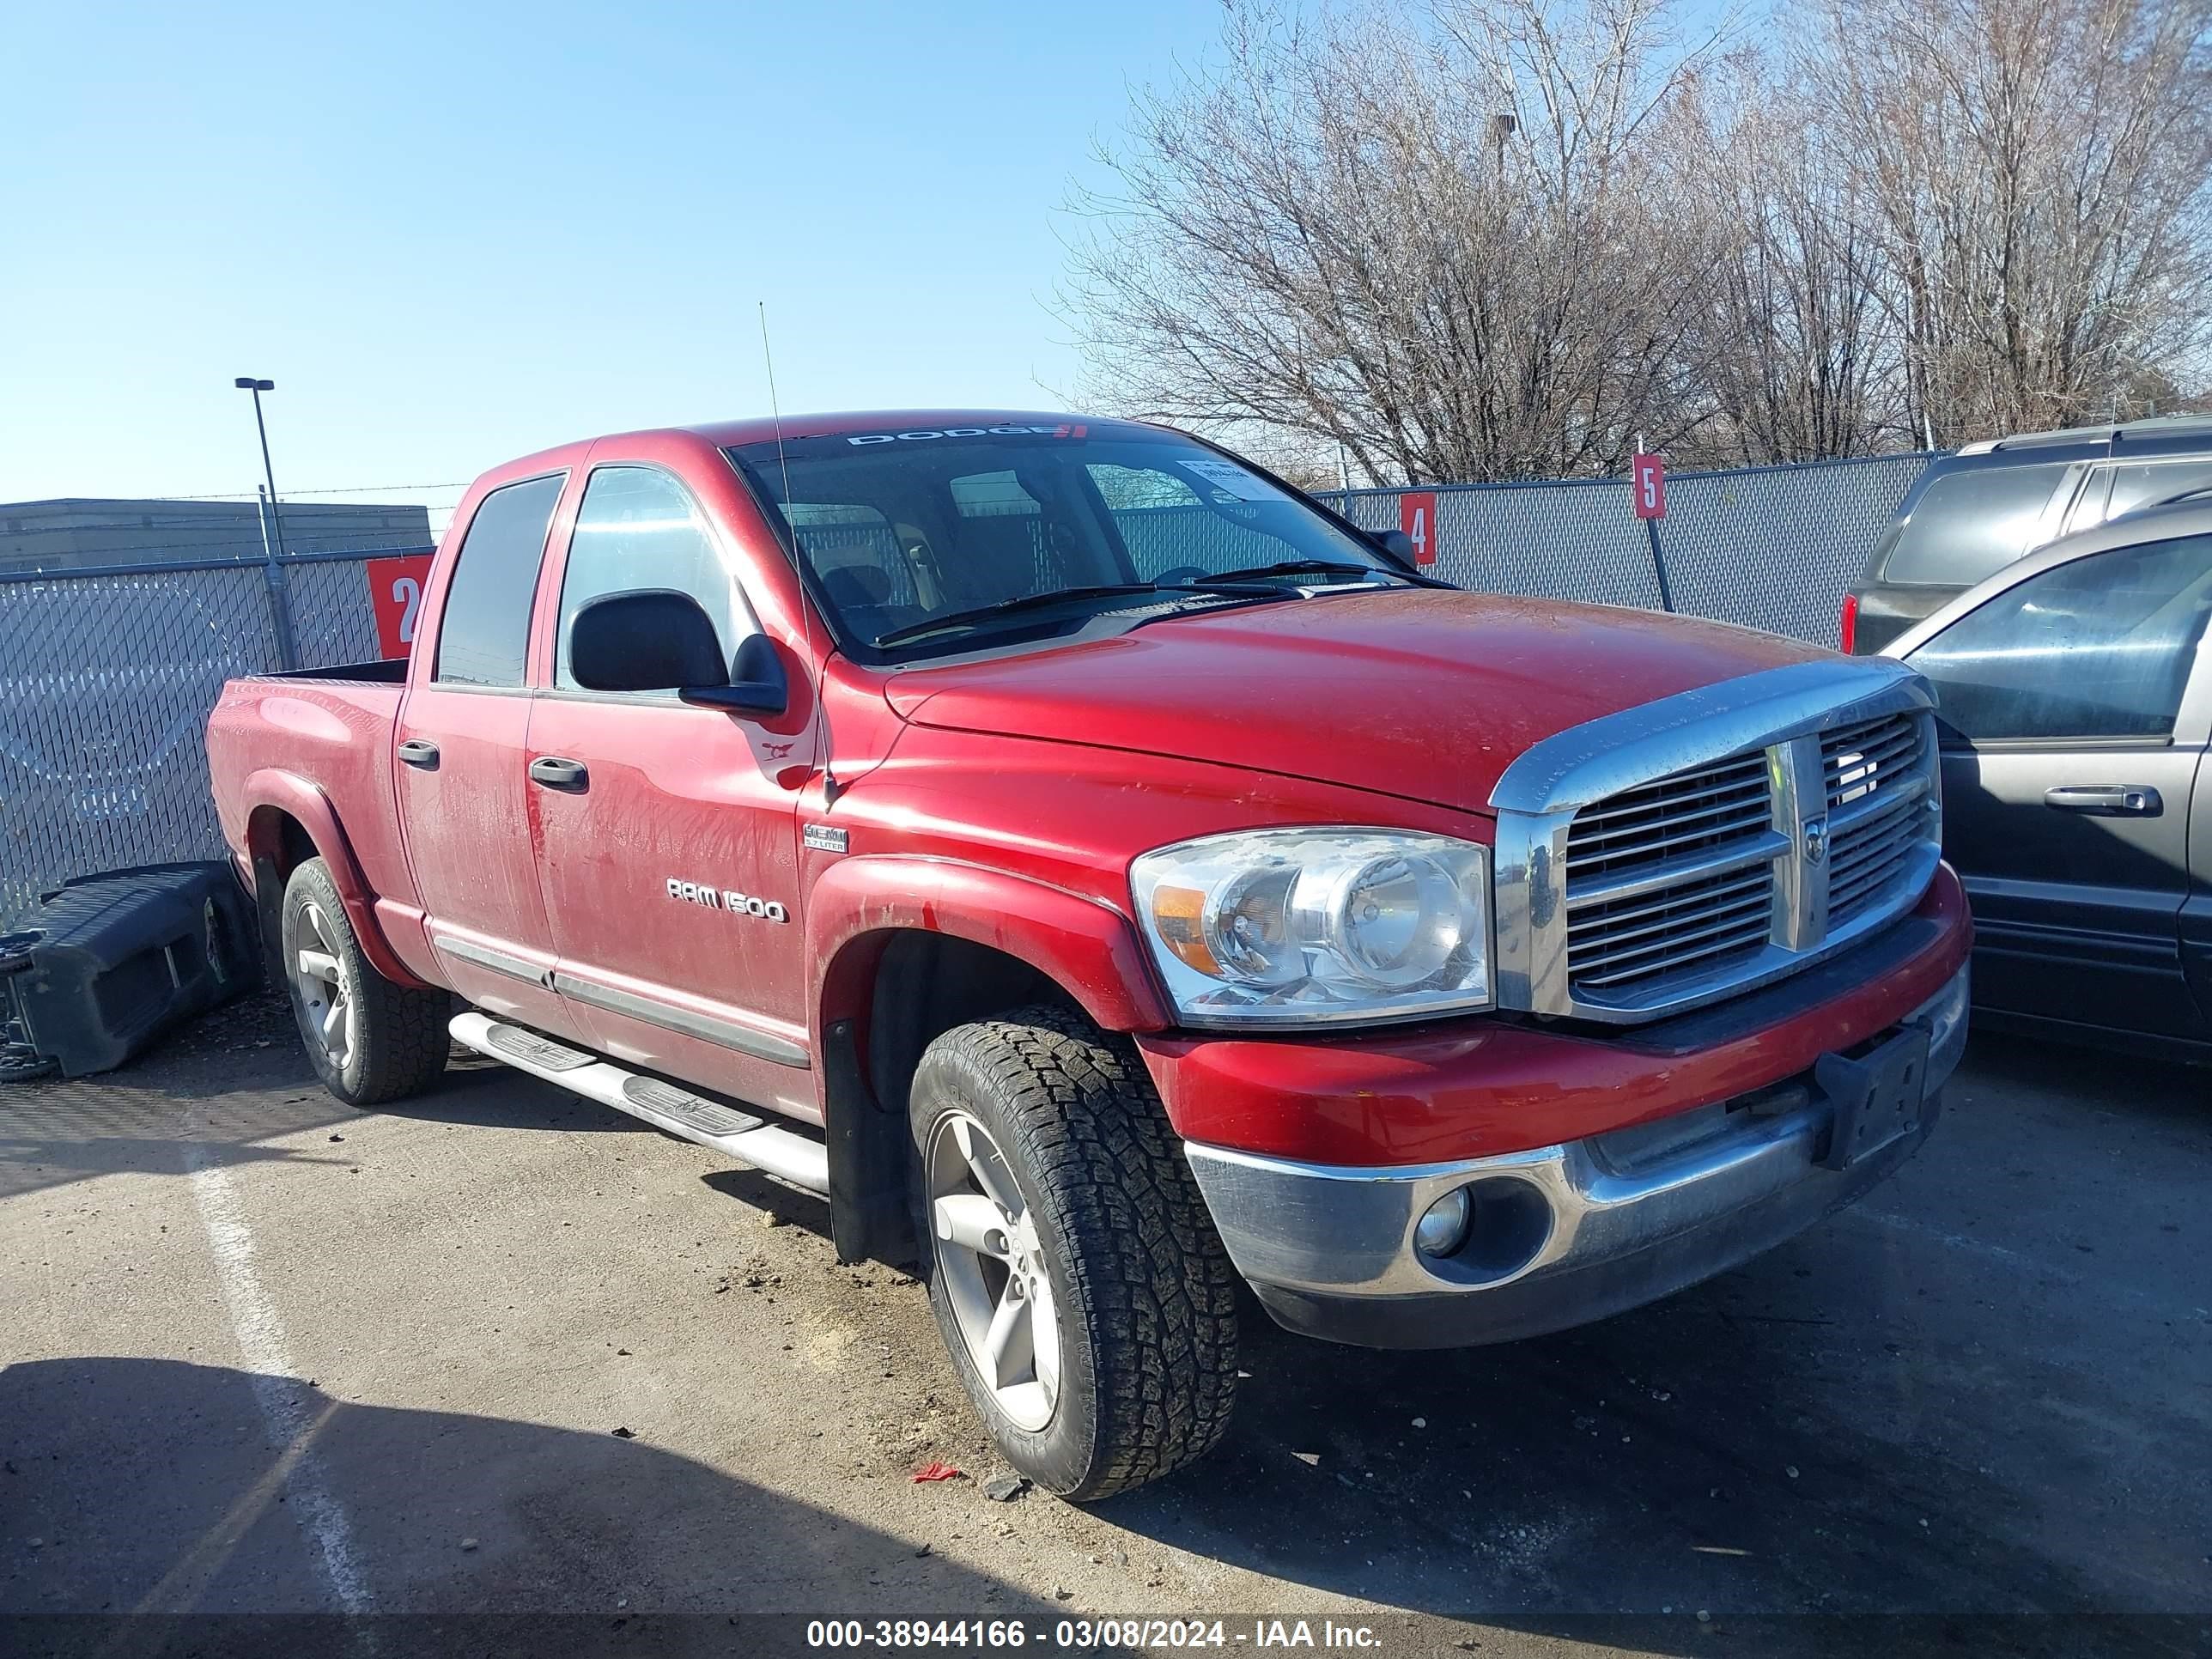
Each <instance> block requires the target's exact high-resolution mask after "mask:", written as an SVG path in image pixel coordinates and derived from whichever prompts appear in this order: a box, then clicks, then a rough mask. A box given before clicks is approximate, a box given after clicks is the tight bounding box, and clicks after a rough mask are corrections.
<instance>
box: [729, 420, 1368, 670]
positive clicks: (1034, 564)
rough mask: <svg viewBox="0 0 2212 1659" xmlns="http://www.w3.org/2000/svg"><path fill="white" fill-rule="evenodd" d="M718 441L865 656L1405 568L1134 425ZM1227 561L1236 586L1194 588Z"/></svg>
mask: <svg viewBox="0 0 2212 1659" xmlns="http://www.w3.org/2000/svg"><path fill="white" fill-rule="evenodd" d="M728 453H729V456H730V459H732V461H734V462H735V463H736V464H737V465H738V470H739V471H741V472H742V473H743V474H744V477H745V478H746V480H747V482H748V483H750V485H751V486H752V488H753V490H754V492H755V493H756V494H757V495H758V497H759V498H760V500H761V501H762V503H763V507H766V508H768V509H769V510H770V511H771V512H773V511H775V510H776V509H779V508H780V509H781V512H782V513H783V517H784V520H785V523H786V524H787V526H788V527H789V532H790V538H791V541H792V544H793V545H794V546H795V547H796V548H797V550H798V552H799V556H800V558H801V559H803V560H804V561H805V566H806V568H807V573H808V574H809V575H810V576H811V579H812V586H813V589H814V592H815V593H816V594H817V597H818V598H819V599H821V601H822V603H823V605H824V606H825V607H826V608H827V609H829V611H830V612H831V613H832V618H833V620H834V621H835V622H836V624H837V627H838V629H839V632H840V635H841V636H842V641H843V642H844V644H845V645H846V647H847V648H848V649H851V650H853V651H854V653H855V654H856V655H859V656H860V657H861V658H862V659H866V660H871V661H883V660H890V659H904V658H907V657H909V656H917V655H932V654H941V653H945V652H949V651H962V650H974V649H976V648H978V647H979V646H981V645H984V644H987V643H989V644H996V643H999V642H1001V641H1003V640H1004V639H1005V638H1006V637H1008V636H1012V635H1021V636H1025V637H1026V636H1035V635H1039V634H1044V635H1054V634H1060V633H1066V632H1067V631H1069V630H1071V629H1075V628H1079V627H1081V626H1083V625H1084V624H1085V623H1087V622H1089V621H1091V620H1092V619H1094V618H1095V617H1097V616H1098V615H1100V614H1101V613H1102V611H1109V610H1114V609H1116V608H1121V609H1127V608H1128V607H1130V606H1132V605H1145V606H1152V605H1224V604H1239V603H1243V604H1249V603H1253V602H1254V601H1255V599H1267V598H1271V597H1273V596H1274V595H1275V594H1276V593H1278V592H1279V594H1280V596H1281V597H1282V598H1285V599H1295V598H1297V596H1298V595H1299V593H1300V592H1301V590H1302V589H1303V590H1310V589H1312V588H1314V587H1316V586H1331V585H1336V584H1342V583H1352V582H1364V581H1371V580H1390V579H1391V578H1392V577H1393V576H1396V575H1397V574H1399V573H1398V570H1397V568H1396V567H1395V565H1393V564H1392V563H1391V562H1390V561H1389V559H1388V558H1386V557H1385V556H1383V554H1382V553H1381V552H1379V551H1378V550H1376V548H1374V547H1373V546H1371V545H1370V544H1368V543H1367V542H1365V541H1364V540H1363V539H1362V538H1359V537H1358V536H1354V535H1352V534H1350V533H1348V532H1346V531H1344V530H1342V529H1340V528H1339V527H1338V526H1336V525H1334V524H1332V523H1331V522H1329V520H1327V519H1325V518H1323V517H1322V515H1321V514H1320V513H1316V511H1314V509H1313V508H1312V507H1310V506H1308V505H1307V504H1306V503H1304V501H1299V500H1298V499H1297V497H1295V496H1293V495H1290V494H1288V493H1287V492H1285V490H1283V489H1280V488H1279V487H1278V486H1277V485H1275V484H1273V483H1269V482H1268V481H1267V479H1265V478H1263V477H1261V476H1260V475H1259V474H1257V473H1255V472H1253V471H1250V470H1249V469H1248V468H1246V467H1244V466H1243V465H1239V464H1238V463H1237V462H1236V461H1234V460H1232V459H1230V458H1228V457H1227V456H1225V455H1223V454H1221V453H1219V452H1218V451H1216V450H1212V449H1208V448H1206V447H1205V446H1204V445H1202V444H1198V443H1194V442H1193V441H1191V440H1190V439H1188V438H1185V437H1182V436H1180V435H1176V434H1174V433H1170V432H1161V431H1158V430H1155V429H1153V428H1147V427H1141V426H1135V425H1129V424H1124V423H1121V422H1097V421H1093V422H1066V423H1064V424H1061V425H1058V426H1042V425H1040V426H1028V425H1017V426H1003V427H990V428H977V427H956V428H950V429H946V430H943V431H938V430H926V431H905V432H884V433H849V434H848V433H840V434H836V435H832V436H829V437H797V438H790V439H787V440H786V441H784V443H783V445H782V449H781V454H780V455H779V453H778V449H777V446H776V445H775V443H774V442H773V441H771V442H768V443H757V444H747V445H744V446H742V447H738V448H734V449H732V450H730V451H729V452H728ZM787 471H788V474H789V489H788V491H787V489H786V487H785V475H786V472H787ZM1278 567H1283V568H1278ZM1226 574H1235V575H1236V576H1237V583H1236V584H1235V585H1234V586H1233V587H1231V586H1226V585H1218V584H1217V585H1216V586H1213V587H1212V588H1208V587H1206V586H1204V584H1206V582H1208V581H1209V580H1210V579H1212V578H1215V577H1219V576H1223V575H1226ZM1155 584H1157V585H1158V586H1159V587H1160V588H1162V589H1164V590H1167V591H1165V592H1163V593H1161V594H1158V595H1157V596H1156V595H1155V594H1153V593H1152V592H1150V591H1149V589H1150V588H1151V586H1152V585H1155ZM1062 595H1064V596H1065V599H1064V602H1063V601H1062V600H1061V599H1060V598H1059V597H1057V596H1062ZM976 613H981V614H976ZM939 620H942V621H943V622H944V623H945V625H944V626H943V627H942V628H933V627H932V626H931V624H933V623H936V622H939Z"/></svg>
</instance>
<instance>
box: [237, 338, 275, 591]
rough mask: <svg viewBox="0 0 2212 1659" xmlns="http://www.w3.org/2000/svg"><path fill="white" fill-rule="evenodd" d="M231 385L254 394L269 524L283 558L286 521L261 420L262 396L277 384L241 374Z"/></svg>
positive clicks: (255, 421) (266, 423) (266, 433)
mask: <svg viewBox="0 0 2212 1659" xmlns="http://www.w3.org/2000/svg"><path fill="white" fill-rule="evenodd" d="M231 384H232V385H233V386H236V387H237V388H238V389H239V390H240V392H252V394H253V429H254V430H255V431H256V432H257V433H258V434H260V435H261V476H262V477H264V478H265V479H267V480H268V481H269V522H270V526H272V527H273V528H274V529H275V531H276V552H277V556H279V557H280V558H281V557H282V556H283V552H284V520H283V514H281V513H278V512H277V510H276V469H275V468H273V467H271V466H270V465H269V424H268V422H265V421H264V420H263V419H262V418H261V394H262V393H263V392H274V391H275V390H276V381H274V380H255V379H254V378H253V377H252V375H251V374H241V375H240V376H239V377H238V378H237V379H236V380H233V381H232V382H231Z"/></svg>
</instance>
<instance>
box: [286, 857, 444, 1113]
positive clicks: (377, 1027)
mask: <svg viewBox="0 0 2212 1659" xmlns="http://www.w3.org/2000/svg"><path fill="white" fill-rule="evenodd" d="M310 905H312V906H313V908H314V913H315V915H317V916H318V917H319V918H320V922H321V926H320V931H321V932H322V933H323V934H324V936H325V939H326V941H327V943H328V945H330V949H331V954H332V955H334V956H335V957H337V959H338V962H339V964H340V967H341V970H342V972H343V975H344V981H345V986H346V989H347V992H348V994H349V1001H350V1006H349V1010H348V1013H347V1018H346V1020H345V1027H346V1030H347V1034H348V1037H349V1041H348V1042H347V1044H346V1051H345V1054H344V1056H343V1060H342V1061H341V1060H339V1059H338V1058H337V1056H336V1055H334V1054H332V1053H331V1049H330V1048H329V1046H328V1045H326V1044H325V1042H323V1040H322V1037H321V1035H320V1032H319V1030H318V1029H317V1022H316V1021H315V1019H314V1018H313V1016H311V1015H310V1014H309V1012H308V1011H307V1000H306V999H305V996H304V995H303V994H302V992H301V984H300V978H301V976H300V975H299V974H298V973H297V972H295V964H296V963H297V962H298V961H299V957H300V951H301V927H302V922H301V918H302V917H303V916H304V915H306V914H307V909H308V907H309V906H310ZM280 937H281V939H282V940H283V957H281V959H280V964H279V965H280V966H281V967H282V968H283V975H284V985H285V987H286V992H287V994H288V995H289V997H290V999H291V1002H292V1017H293V1018H295V1020H297V1021H298V1022H299V1026H300V1037H301V1042H304V1043H305V1044H306V1046H307V1058H308V1060H310V1061H311V1062H313V1066H314V1068H315V1073H316V1075H317V1076H319V1078H321V1079H322V1080H323V1086H324V1087H325V1088H326V1089H328V1090H329V1091H331V1093H332V1094H334V1095H336V1096H337V1097H338V1098H339V1099H340V1100H343V1101H344V1102H345V1103H346V1104H348V1105H349V1106H375V1105H379V1104H381V1103H384V1102H386V1101H391V1100H403V1099H404V1098H405V1097H408V1096H409V1095H415V1094H420V1093H421V1092H422V1091H423V1090H425V1089H427V1088H428V1087H429V1086H430V1085H432V1084H434V1083H435V1082H436V1081H437V1080H438V1078H439V1075H440V1074H441V1073H443V1072H444V1071H445V1069H446V1057H447V1053H448V1052H449V1051H450V1049H451V1048H452V1046H453V1043H452V1039H451V1037H450V1036H448V1035H447V1029H446V1028H447V1020H448V1019H449V1018H450V1017H451V1014H452V999H451V998H449V997H448V996H447V994H446V993H444V992H443V991H424V990H416V989H415V988H414V987H411V986H405V985H398V984H395V983H393V982H392V981H391V980H388V979H386V978H385V977H384V975H381V974H380V973H378V972H377V971H376V969H374V967H372V966H370V964H369V961H368V957H367V956H365V955H364V954H362V948H361V941H360V940H359V939H356V937H355V936H354V931H353V924H352V922H350V921H349V920H347V917H346V913H345V906H344V904H343V902H341V901H340V899H339V897H338V890H337V883H335V882H333V881H332V880H331V872H330V866H328V865H326V864H325V863H324V861H323V860H321V859H319V858H315V859H309V860H307V861H306V862H305V863H303V864H301V866H299V868H297V869H296V870H295V871H293V872H292V876H291V879H290V880H289V881H287V882H286V883H285V884H284V909H283V928H282V932H281V934H280Z"/></svg>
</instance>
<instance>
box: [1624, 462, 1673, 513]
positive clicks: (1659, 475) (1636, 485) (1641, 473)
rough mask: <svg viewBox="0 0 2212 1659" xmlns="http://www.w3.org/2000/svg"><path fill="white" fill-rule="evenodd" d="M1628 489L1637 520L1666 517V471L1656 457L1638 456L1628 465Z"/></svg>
mask: <svg viewBox="0 0 2212 1659" xmlns="http://www.w3.org/2000/svg"><path fill="white" fill-rule="evenodd" d="M1628 477H1629V489H1630V492H1631V494H1632V497H1633V500H1634V502H1635V507H1636V516H1637V517H1638V518H1639V519H1663V518H1665V517H1666V516H1667V469H1666V468H1665V467H1663V466H1662V465H1660V464H1659V458H1658V457H1657V456H1656V455H1644V454H1638V456H1637V457H1636V458H1635V459H1634V460H1633V461H1632V462H1631V463H1630V464H1629V473H1628Z"/></svg>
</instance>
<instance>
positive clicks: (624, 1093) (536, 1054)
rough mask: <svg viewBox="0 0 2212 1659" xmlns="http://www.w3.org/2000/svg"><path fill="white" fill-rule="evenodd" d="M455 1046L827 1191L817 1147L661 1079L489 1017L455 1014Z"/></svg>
mask: <svg viewBox="0 0 2212 1659" xmlns="http://www.w3.org/2000/svg"><path fill="white" fill-rule="evenodd" d="M447 1030H450V1031H451V1032H452V1033H453V1041H454V1042H458V1043H459V1044H460V1045H461V1046H462V1047H464V1048H473V1049H475V1050H476V1051H477V1053H478V1054H485V1055H489V1057H490V1058H491V1059H493V1060H497V1061H499V1063H500V1064H501V1065H502V1066H513V1067H514V1069H515V1070H516V1071H518V1072H526V1073H529V1074H530V1075H531V1076H532V1077H534V1078H538V1079H543V1080H544V1081H545V1082H547V1083H554V1084H558V1085H560V1086H561V1087H562V1088H563V1089H567V1090H569V1091H572V1092H574V1093H575V1094H580V1095H581V1096H583V1097H585V1098H586V1100H596V1101H598V1102H599V1104H601V1105H602V1106H611V1107H613V1108H614V1109H616V1110H617V1111H618V1112H626V1113H628V1114H629V1115H630V1116H632V1117H634V1118H636V1119H637V1120H638V1121H640V1122H643V1123H650V1124H651V1125H652V1126H653V1127H654V1128H656V1129H659V1130H661V1131H662V1132H663V1133H667V1134H671V1135H674V1136H676V1137H677V1138H678V1139H681V1140H690V1141H696V1143H697V1144H698V1145H700V1146H708V1147H712V1148H713V1149H714V1151H716V1152H720V1153H721V1154H722V1155H723V1156H725V1157H726V1158H736V1159H737V1160H738V1162H739V1163H741V1164H751V1165H752V1167H753V1168H755V1169H756V1170H760V1171H762V1172H763V1174H766V1175H772V1176H775V1177H776V1178H777V1179H778V1180H780V1181H787V1182H790V1183H791V1184H792V1185H793V1186H794V1187H804V1188H805V1189H806V1190H807V1191H809V1192H811V1193H823V1194H827V1193H828V1192H829V1149H828V1148H827V1147H825V1146H823V1144H822V1143H821V1142H820V1141H818V1140H809V1139H807V1138H806V1137H805V1135H802V1134H794V1133H792V1131H790V1130H789V1129H783V1128H778V1127H775V1125H773V1124H770V1123H769V1122H768V1121H766V1120H765V1119H763V1118H761V1117H758V1116H757V1115H754V1114H753V1113H751V1112H749V1111H746V1110H744V1109H743V1108H742V1107H738V1106H733V1105H732V1104H730V1103H728V1102H726V1101H721V1100H716V1099H714V1098H713V1097H711V1096H708V1095H702V1094H697V1093H695V1092H694V1091H691V1090H689V1089H685V1088H682V1087H679V1086H678V1085H676V1084H673V1083H664V1082H663V1081H661V1079H659V1078H653V1077H646V1076H643V1075H641V1074H640V1073H636V1072H630V1071H625V1070H624V1069H623V1067H621V1066H617V1065H616V1064H615V1063H614V1062H613V1061H611V1060H602V1059H600V1058H599V1056H598V1055H597V1054H587V1053H586V1052H585V1051H584V1050H583V1049H581V1048H571V1047H569V1046H568V1044H567V1043H565V1042H555V1041H554V1040H553V1039H552V1038H550V1037H544V1036H539V1035H538V1033H537V1032H535V1031H530V1030H524V1029H523V1028H522V1027H521V1026H520V1025H509V1024H507V1023H505V1022H504V1021H502V1020H496V1019H494V1018H491V1016H490V1015H489V1014H479V1013H474V1012H471V1013H465V1014H459V1015H456V1016H455V1017H454V1018H453V1024H451V1025H449V1026H448V1027H447Z"/></svg>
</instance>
